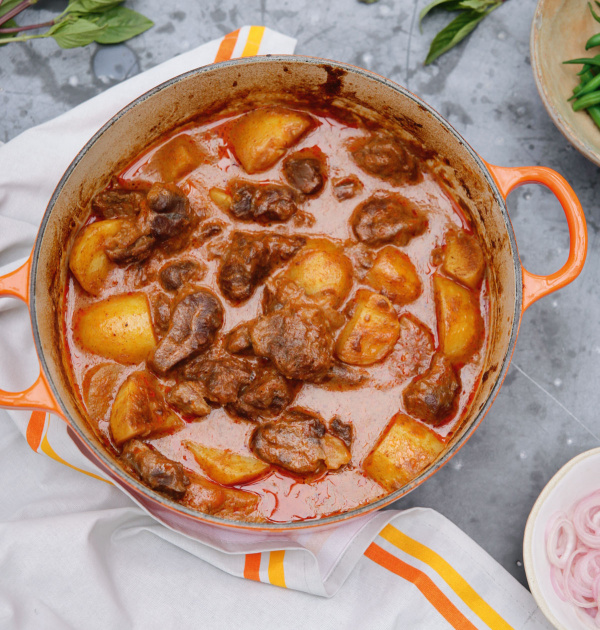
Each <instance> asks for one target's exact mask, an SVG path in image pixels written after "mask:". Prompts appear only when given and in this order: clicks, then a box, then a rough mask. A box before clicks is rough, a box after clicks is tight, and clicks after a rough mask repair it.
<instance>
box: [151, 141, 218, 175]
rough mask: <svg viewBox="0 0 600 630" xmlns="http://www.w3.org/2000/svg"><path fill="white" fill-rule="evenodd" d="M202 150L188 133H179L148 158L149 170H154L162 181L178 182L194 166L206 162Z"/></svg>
mask: <svg viewBox="0 0 600 630" xmlns="http://www.w3.org/2000/svg"><path fill="white" fill-rule="evenodd" d="M206 161H207V160H206V155H205V153H204V151H202V149H201V148H200V147H199V146H198V145H197V144H196V142H194V139H193V138H191V137H190V136H189V135H188V134H185V133H184V134H181V135H179V136H176V137H175V138H173V139H172V140H169V142H167V143H166V144H165V145H163V146H162V147H160V149H158V151H157V152H156V153H155V154H154V155H153V156H152V157H151V158H150V162H149V163H148V170H149V171H156V172H157V173H158V174H159V175H160V179H161V181H162V182H164V183H173V182H178V181H179V180H180V179H183V178H184V177H185V176H186V175H189V174H190V173H191V172H192V171H193V170H194V169H195V168H196V167H198V166H199V165H200V164H202V163H203V162H206Z"/></svg>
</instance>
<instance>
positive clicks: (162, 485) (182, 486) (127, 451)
mask: <svg viewBox="0 0 600 630" xmlns="http://www.w3.org/2000/svg"><path fill="white" fill-rule="evenodd" d="M122 458H123V459H124V460H125V461H126V462H127V463H128V464H129V465H130V466H131V467H132V468H133V469H134V470H135V471H136V472H137V474H138V475H139V476H140V477H141V478H142V480H143V481H145V482H146V483H147V484H148V485H149V486H150V487H151V488H153V489H154V490H158V491H159V492H164V493H166V494H170V495H172V496H173V497H175V498H181V497H182V496H183V494H184V493H185V491H186V489H187V487H188V486H189V485H190V480H189V478H188V476H187V475H186V474H185V469H184V468H183V466H182V465H181V464H178V463H177V462H174V461H172V460H170V459H167V458H166V457H165V456H164V455H161V454H160V453H158V452H157V451H155V450H154V449H152V448H150V447H149V446H148V445H146V444H144V443H143V442H140V441H139V440H131V441H129V442H127V444H126V445H125V447H124V448H123V454H122Z"/></svg>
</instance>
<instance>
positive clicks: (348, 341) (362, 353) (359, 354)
mask: <svg viewBox="0 0 600 630" xmlns="http://www.w3.org/2000/svg"><path fill="white" fill-rule="evenodd" d="M354 299H355V303H356V307H355V309H354V314H353V315H352V318H351V319H350V321H349V322H348V323H347V324H346V325H345V326H344V328H343V329H342V332H341V333H340V335H339V337H338V339H337V342H336V344H335V352H336V354H337V356H338V358H339V359H340V360H341V361H343V362H344V363H349V364H350V365H371V364H372V363H376V362H377V361H380V360H381V359H383V358H384V357H385V356H387V355H388V354H389V353H390V352H391V350H392V349H393V347H394V344H395V343H396V341H397V340H398V335H399V334H400V324H399V322H398V315H397V314H396V311H395V310H394V307H393V306H392V303H391V302H390V301H389V300H388V299H387V298H386V297H384V296H383V295H381V294H380V293H374V292H373V291H369V290H368V289H360V290H359V291H357V293H356V297H355V298H354Z"/></svg>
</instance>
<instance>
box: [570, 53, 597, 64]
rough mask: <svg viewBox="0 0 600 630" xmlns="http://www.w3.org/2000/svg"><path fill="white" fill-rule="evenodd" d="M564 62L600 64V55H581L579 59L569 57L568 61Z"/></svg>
mask: <svg viewBox="0 0 600 630" xmlns="http://www.w3.org/2000/svg"><path fill="white" fill-rule="evenodd" d="M563 63H564V64H570V63H571V64H572V63H582V64H585V65H586V66H600V55H596V56H595V57H579V58H578V59H569V60H568V61H563Z"/></svg>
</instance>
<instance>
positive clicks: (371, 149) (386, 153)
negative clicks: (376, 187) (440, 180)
mask: <svg viewBox="0 0 600 630" xmlns="http://www.w3.org/2000/svg"><path fill="white" fill-rule="evenodd" d="M352 157H353V158H354V161H355V162H356V163H357V164H358V166H360V168H362V170H363V171H365V172H367V173H369V175H374V176H375V177H379V178H380V179H386V180H390V181H392V182H394V183H400V182H416V181H417V180H418V179H419V176H420V171H419V163H418V160H417V159H416V157H415V156H414V155H413V154H412V153H411V152H410V151H409V149H408V147H407V146H406V145H405V144H404V143H403V142H402V141H401V140H399V139H398V138H395V137H393V136H391V135H389V134H384V133H379V134H374V135H372V136H371V137H370V138H368V139H367V140H366V141H365V142H361V143H359V145H358V147H357V148H356V150H354V151H353V152H352Z"/></svg>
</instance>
